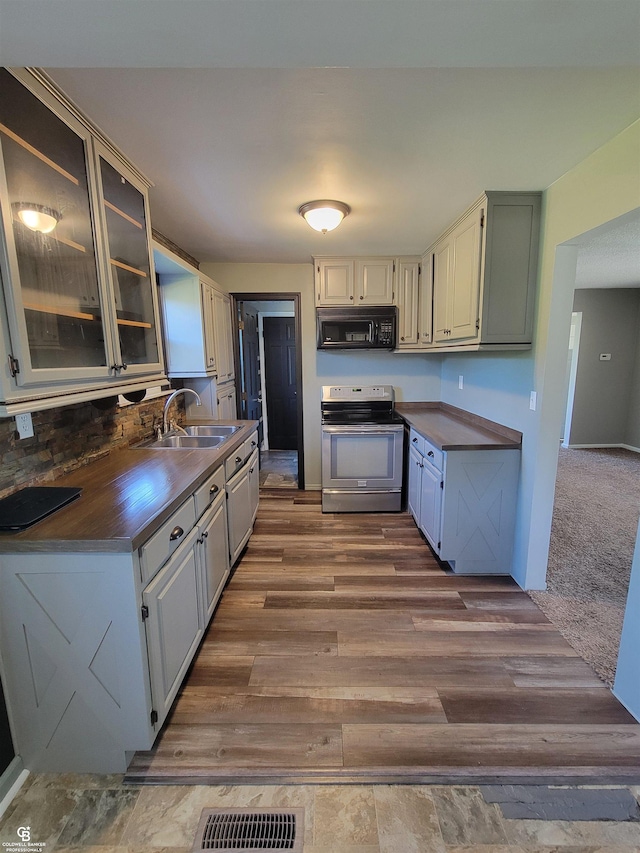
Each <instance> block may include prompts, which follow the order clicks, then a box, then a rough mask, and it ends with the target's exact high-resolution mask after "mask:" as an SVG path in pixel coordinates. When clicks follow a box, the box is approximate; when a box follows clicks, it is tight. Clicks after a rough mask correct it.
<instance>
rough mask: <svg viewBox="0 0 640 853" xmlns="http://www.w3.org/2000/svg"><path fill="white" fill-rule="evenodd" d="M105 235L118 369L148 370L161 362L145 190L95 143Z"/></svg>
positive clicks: (115, 365) (122, 165) (128, 370)
mask: <svg viewBox="0 0 640 853" xmlns="http://www.w3.org/2000/svg"><path fill="white" fill-rule="evenodd" d="M96 152H97V167H98V177H99V185H100V200H101V204H102V211H101V213H102V221H103V223H104V229H105V233H106V237H107V241H106V242H107V247H108V258H107V265H108V270H109V280H110V283H111V288H112V291H113V292H112V296H113V303H114V305H115V330H114V338H115V341H116V351H117V360H116V362H115V364H114V370H115V371H117V372H119V373H122V372H123V371H127V372H128V374H130V373H132V372H136V373H141V372H142V373H144V372H148V371H149V370H158V369H159V368H160V367H161V358H160V349H159V343H158V337H159V332H158V328H157V326H156V317H157V316H158V309H157V303H156V287H155V278H154V275H153V267H152V262H151V257H150V251H149V246H150V244H151V235H150V233H149V216H148V212H147V205H146V195H145V192H144V188H143V187H141V186H140V185H139V184H138V183H137V181H136V179H135V178H134V176H133V175H130V174H129V173H128V171H127V170H126V168H125V167H124V164H120V163H118V161H117V160H115V158H113V157H112V156H111V155H110V154H109V152H108V151H107V150H106V149H105V148H104V147H103V146H101V145H100V144H99V143H96Z"/></svg>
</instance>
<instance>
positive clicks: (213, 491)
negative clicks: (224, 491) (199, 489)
mask: <svg viewBox="0 0 640 853" xmlns="http://www.w3.org/2000/svg"><path fill="white" fill-rule="evenodd" d="M219 491H220V489H219V488H218V486H216V485H215V483H214V485H213V486H211V488H210V489H209V494H210V495H215V494H217V493H218V492H219Z"/></svg>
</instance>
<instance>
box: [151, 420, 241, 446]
mask: <svg viewBox="0 0 640 853" xmlns="http://www.w3.org/2000/svg"><path fill="white" fill-rule="evenodd" d="M239 429H240V427H239V426H229V425H226V424H199V425H198V426H188V427H184V433H183V432H177V431H172V432H169V433H167V434H166V435H163V436H162V437H161V438H158V439H156V440H155V441H152V442H151V443H150V444H144V445H142V446H143V447H145V448H147V449H149V450H159V449H161V448H166V447H168V448H172V449H174V450H175V449H179V448H184V449H185V450H191V449H193V448H194V447H200V448H202V447H204V448H211V447H220V445H221V444H222V443H223V442H225V441H227V440H228V439H230V438H231V436H232V435H233V434H234V433H235V432H237V431H238V430H239Z"/></svg>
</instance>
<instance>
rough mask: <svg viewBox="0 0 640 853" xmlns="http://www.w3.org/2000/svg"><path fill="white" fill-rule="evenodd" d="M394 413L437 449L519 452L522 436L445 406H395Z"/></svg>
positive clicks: (410, 404)
mask: <svg viewBox="0 0 640 853" xmlns="http://www.w3.org/2000/svg"><path fill="white" fill-rule="evenodd" d="M395 410H396V412H397V413H398V414H399V415H400V416H401V417H402V418H403V419H404V420H405V422H406V423H408V424H409V426H411V427H413V428H414V429H415V430H417V432H419V433H420V434H421V435H422V436H424V437H425V438H426V439H428V440H429V441H430V442H431V443H432V444H435V446H436V447H438V448H439V449H440V450H504V449H509V448H511V449H514V450H520V447H521V445H522V433H521V432H518V431H517V430H515V429H511V428H510V427H506V426H502V424H497V423H494V421H489V420H487V419H486V418H481V417H479V416H478V415H473V414H471V413H470V412H465V411H464V410H463V409H457V408H456V407H455V406H450V405H449V404H448V403H396V406H395Z"/></svg>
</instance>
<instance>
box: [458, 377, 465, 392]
mask: <svg viewBox="0 0 640 853" xmlns="http://www.w3.org/2000/svg"><path fill="white" fill-rule="evenodd" d="M458 388H459V389H460V391H462V389H463V388H464V376H463V375H462V374H460V375H459V376H458Z"/></svg>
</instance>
